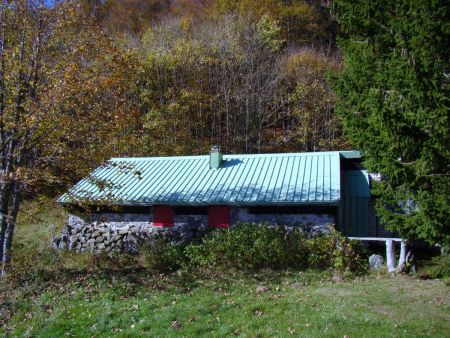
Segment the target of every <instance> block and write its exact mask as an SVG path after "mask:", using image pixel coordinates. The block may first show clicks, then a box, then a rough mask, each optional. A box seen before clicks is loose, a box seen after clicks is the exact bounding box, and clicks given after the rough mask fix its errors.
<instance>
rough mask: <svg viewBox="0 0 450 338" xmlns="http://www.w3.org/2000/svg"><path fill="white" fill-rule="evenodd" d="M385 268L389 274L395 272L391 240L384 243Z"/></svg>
mask: <svg viewBox="0 0 450 338" xmlns="http://www.w3.org/2000/svg"><path fill="white" fill-rule="evenodd" d="M386 266H387V270H388V272H389V273H393V272H395V271H396V267H395V242H394V241H393V240H392V239H388V240H387V241H386Z"/></svg>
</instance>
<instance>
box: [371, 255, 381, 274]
mask: <svg viewBox="0 0 450 338" xmlns="http://www.w3.org/2000/svg"><path fill="white" fill-rule="evenodd" d="M369 265H370V269H371V270H374V271H376V270H379V269H380V268H381V267H383V265H384V259H383V257H382V256H380V255H375V254H373V255H371V256H370V257H369Z"/></svg>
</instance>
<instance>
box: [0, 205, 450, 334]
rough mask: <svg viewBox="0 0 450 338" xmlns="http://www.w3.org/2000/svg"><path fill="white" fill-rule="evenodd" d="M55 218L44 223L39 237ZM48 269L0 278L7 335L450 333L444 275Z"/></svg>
mask: <svg viewBox="0 0 450 338" xmlns="http://www.w3.org/2000/svg"><path fill="white" fill-rule="evenodd" d="M53 212H54V213H55V217H57V218H58V219H60V218H61V217H62V216H61V213H59V212H57V211H53ZM49 219H51V217H43V218H42V219H41V221H37V222H41V223H42V224H41V227H42V228H40V229H39V230H37V233H38V235H36V237H37V238H39V239H40V240H42V239H43V238H45V236H46V234H47V235H48V234H49V232H48V231H47V230H45V227H46V226H47V225H46V224H47V223H48V222H49ZM20 225H21V224H19V227H18V237H17V238H16V240H17V241H18V242H21V241H31V242H32V238H33V236H30V230H31V228H32V226H31V225H29V224H28V225H23V226H22V227H21V226H20ZM38 225H39V224H34V225H33V227H34V228H35V227H36V226H38ZM28 227H29V228H28ZM19 228H20V230H19ZM27 228H28V231H27ZM31 242H30V243H28V242H27V244H26V245H27V246H28V245H31ZM19 244H20V243H16V247H17V248H19V249H20V248H23V247H24V246H25V245H24V246H22V245H19ZM38 259H39V257H36V260H37V261H38ZM48 268H49V269H48V270H47V272H43V273H40V274H36V276H34V277H33V278H30V280H26V279H25V280H21V282H20V284H17V283H16V284H14V283H13V284H11V281H8V282H7V281H6V280H5V281H0V306H1V307H0V316H5V318H6V317H8V319H6V320H5V319H4V320H3V321H2V320H1V319H0V323H3V326H0V336H11V337H16V336H17V337H62V336H66V337H67V336H73V337H110V336H118V337H136V336H152V337H167V336H168V337H178V336H184V337H197V336H208V337H222V336H242V337H273V336H276V337H284V336H290V335H293V336H297V337H299V336H300V337H344V336H348V337H450V288H449V286H448V285H446V284H445V283H444V282H443V281H440V280H420V279H418V278H415V277H409V276H401V275H399V276H395V277H390V276H388V275H382V274H380V275H369V276H366V277H364V278H356V279H348V280H344V281H343V282H338V283H333V282H331V281H330V274H329V273H326V272H322V273H319V272H311V271H307V272H301V273H298V272H296V273H294V272H292V273H287V272H285V273H274V272H271V271H265V272H264V271H263V272H259V273H258V274H255V275H243V274H238V275H235V276H228V277H221V278H215V279H214V278H210V279H194V280H185V279H183V276H179V275H178V274H176V273H175V274H173V275H169V276H166V275H156V274H155V273H151V272H148V271H145V270H139V271H131V270H127V271H111V270H101V269H100V270H95V271H93V270H85V271H81V270H78V271H76V272H73V271H71V270H69V269H67V270H65V271H63V272H55V271H51V267H48ZM261 286H263V287H261ZM0 325H1V324H0Z"/></svg>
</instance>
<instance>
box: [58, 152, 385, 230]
mask: <svg viewBox="0 0 450 338" xmlns="http://www.w3.org/2000/svg"><path fill="white" fill-rule="evenodd" d="M360 164H361V155H360V153H359V152H358V151H330V152H311V153H278V154H251V155H223V154H222V153H221V152H220V150H219V149H218V148H216V147H213V149H212V150H211V153H210V154H209V155H201V156H173V157H135V158H112V159H111V160H110V161H108V162H107V163H106V164H104V165H102V166H100V167H99V168H97V169H95V170H94V171H93V173H92V174H91V175H89V176H88V177H86V178H84V179H83V180H81V181H80V182H78V183H77V184H76V185H75V186H74V187H73V188H71V189H70V190H69V191H68V192H67V193H66V194H64V195H63V196H61V197H60V198H59V199H58V202H59V203H61V204H63V205H65V206H67V207H68V208H69V210H77V208H78V207H79V206H80V205H84V206H88V207H89V209H90V210H91V211H92V212H91V213H90V214H89V216H85V217H84V219H80V218H77V217H73V216H71V217H70V221H69V225H70V226H71V227H73V226H75V227H80V226H81V225H80V224H83V226H86V224H101V225H102V226H103V228H132V229H134V230H133V231H135V232H136V231H138V232H141V233H142V232H161V231H163V232H167V231H178V232H180V233H182V234H184V235H185V236H186V237H189V238H192V237H195V235H196V234H197V233H198V232H199V231H200V230H204V229H206V228H208V227H229V226H232V225H233V224H235V223H237V222H254V223H260V222H267V223H269V224H273V225H284V226H296V227H301V229H302V230H304V231H313V232H323V231H326V230H327V229H328V228H329V227H330V226H334V227H336V229H338V230H340V231H341V232H343V233H344V234H345V235H347V236H369V235H375V233H373V232H374V231H375V230H376V231H378V227H377V220H376V216H375V213H374V211H373V207H372V203H371V195H370V182H369V175H368V173H367V171H366V170H364V169H362V168H361V165H360ZM94 228H95V226H94ZM129 233H130V232H129Z"/></svg>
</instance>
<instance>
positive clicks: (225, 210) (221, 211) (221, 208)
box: [208, 205, 230, 228]
mask: <svg viewBox="0 0 450 338" xmlns="http://www.w3.org/2000/svg"><path fill="white" fill-rule="evenodd" d="M208 226H210V227H219V228H228V227H229V226H230V207H228V206H227V205H215V206H211V207H209V208H208Z"/></svg>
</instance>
